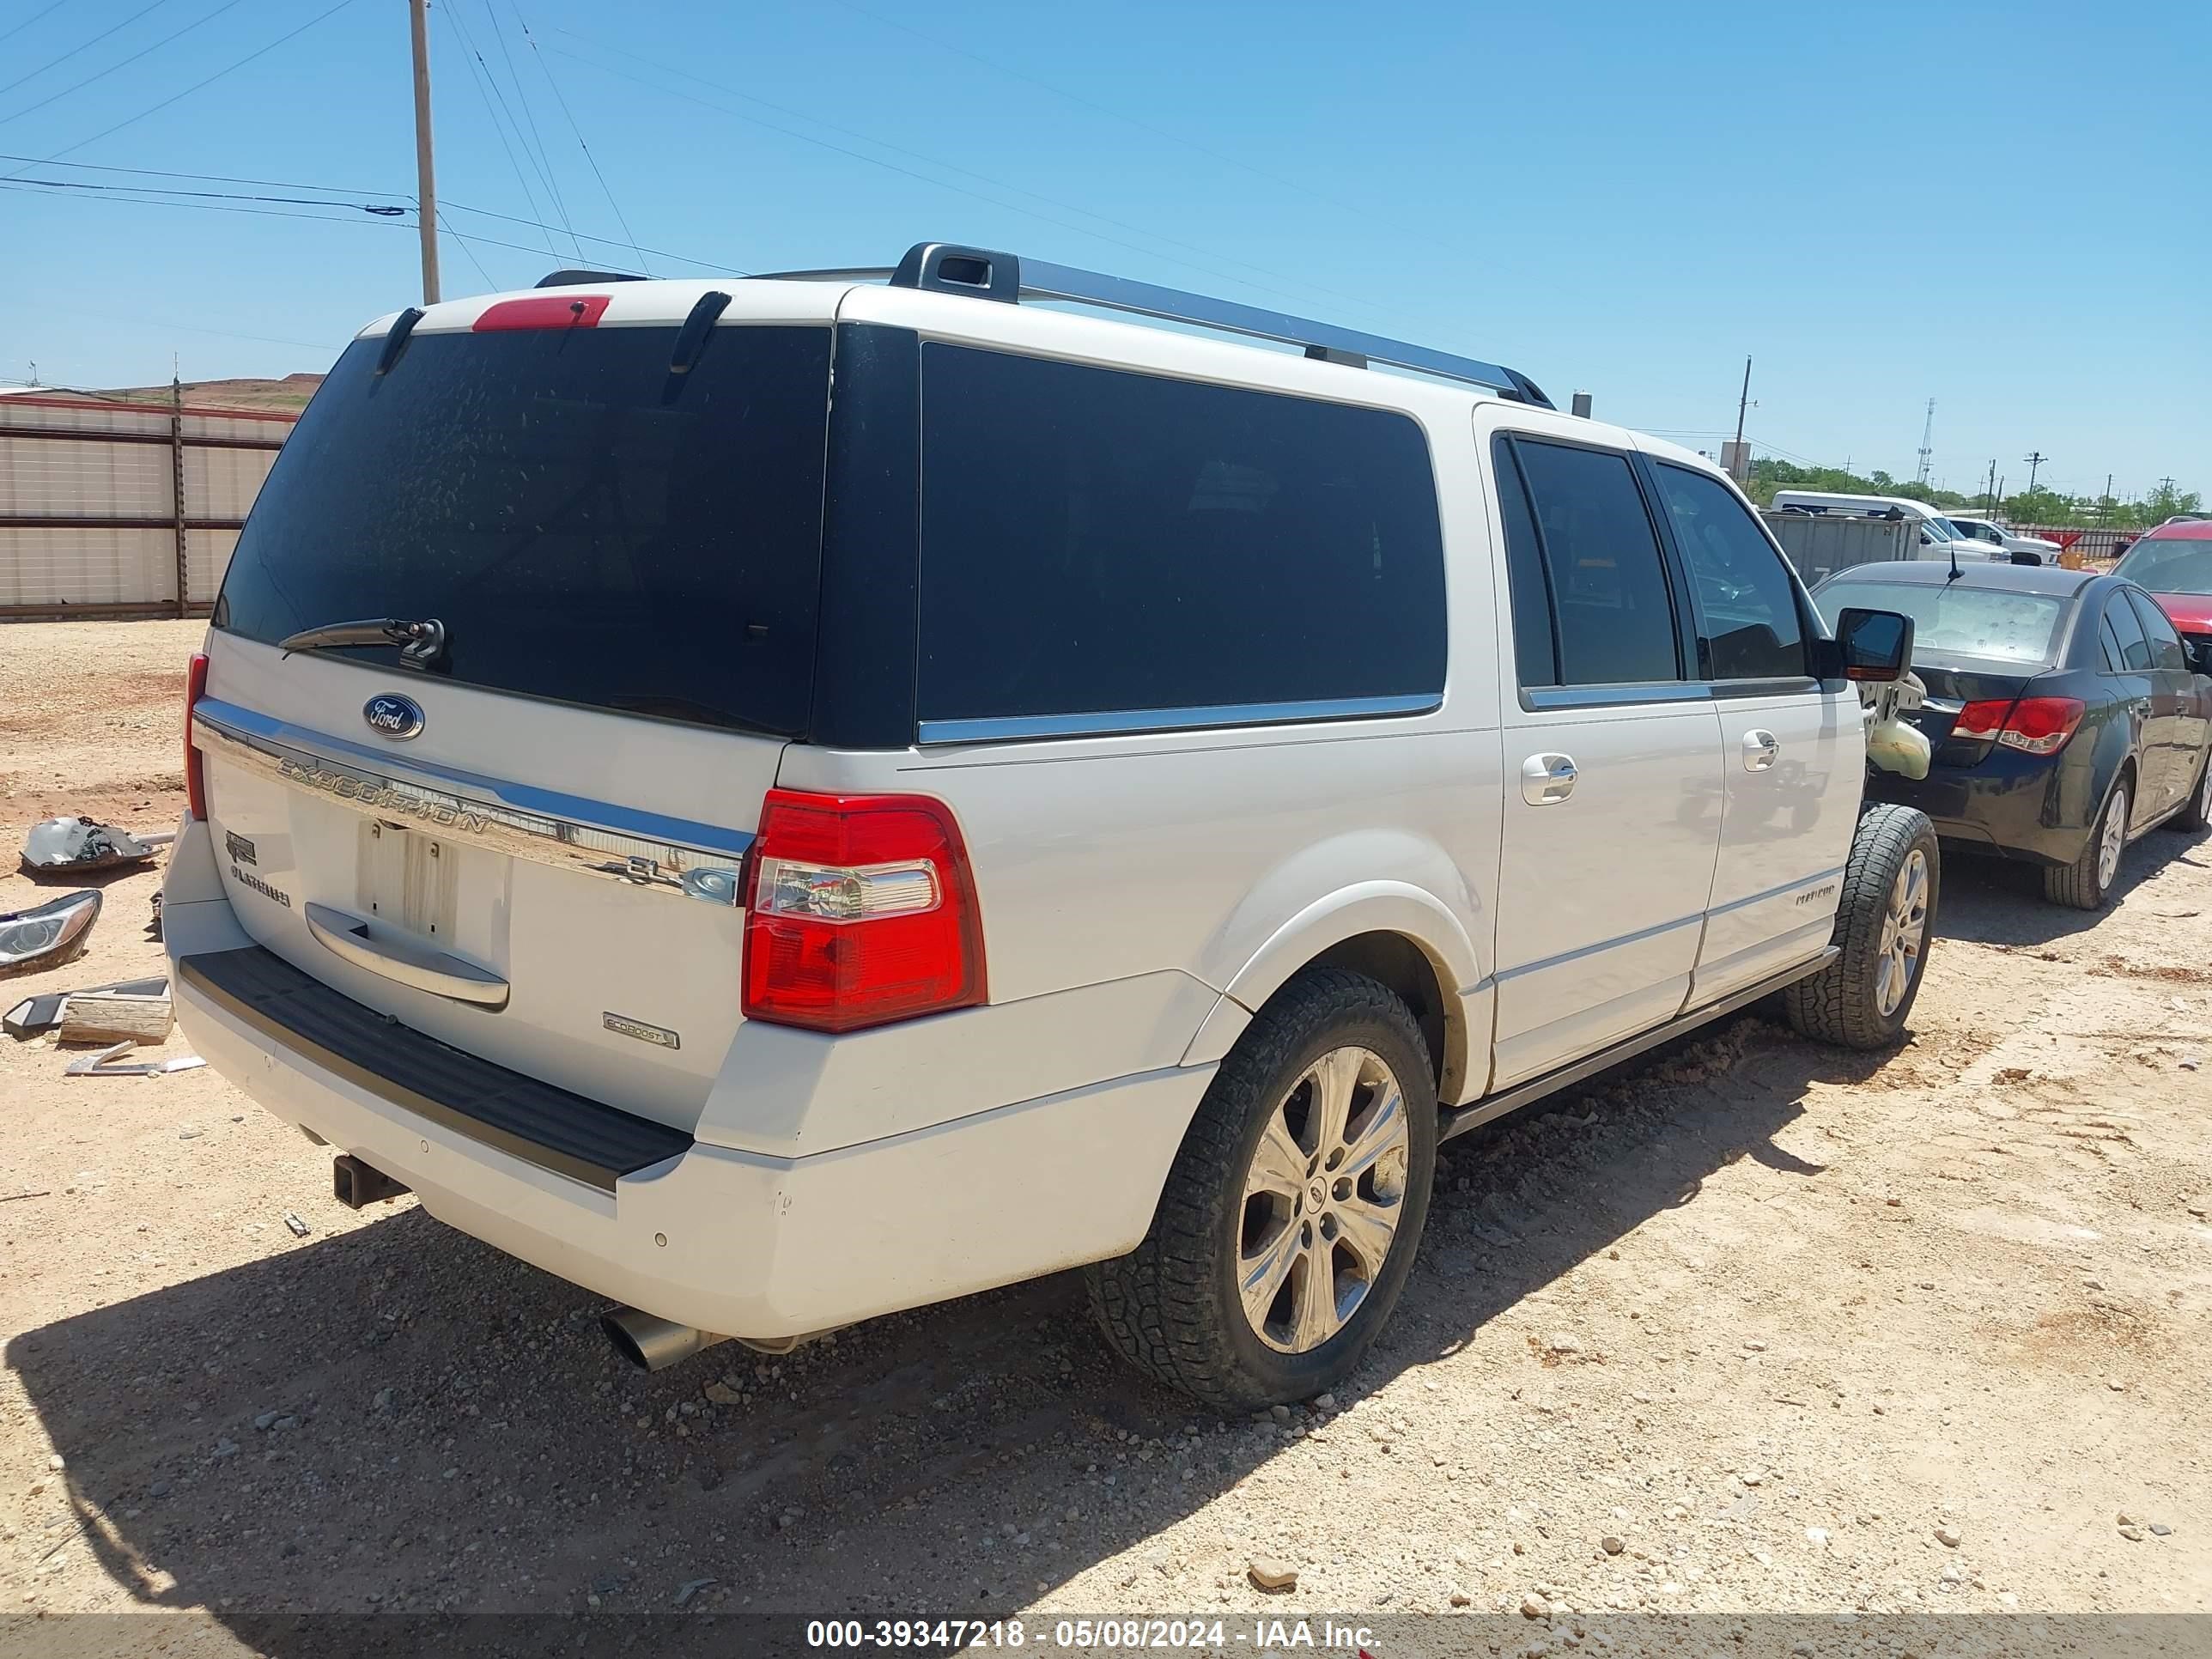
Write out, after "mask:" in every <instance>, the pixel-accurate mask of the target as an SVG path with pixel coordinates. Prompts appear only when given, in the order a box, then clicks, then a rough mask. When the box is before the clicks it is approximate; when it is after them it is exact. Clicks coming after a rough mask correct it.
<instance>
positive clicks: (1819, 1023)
mask: <svg viewBox="0 0 2212 1659" xmlns="http://www.w3.org/2000/svg"><path fill="white" fill-rule="evenodd" d="M1941 881H1942V853H1941V851H1940V850H1939V849H1938V848H1937V846H1936V829H1935V826H1934V825H1933V824H1931V823H1929V822H1928V819H1927V817H1926V815H1925V814H1923V813H1921V812H1917V811H1914V810H1913V809H1912V808H1911V807H1909V806H1893V805H1882V806H1876V807H1874V808H1872V809H1870V810H1869V811H1866V812H1864V813H1863V814H1861V815H1860V817H1859V823H1858V829H1857V832H1856V833H1855V834H1854V835H1853V836H1852V838H1851V855H1850V863H1849V864H1848V865H1847V866H1845V868H1844V896H1843V901H1842V902H1841V903H1840V904H1838V906H1837V908H1836V932H1835V939H1834V943H1835V945H1836V947H1837V951H1838V955H1837V957H1836V959H1835V960H1834V961H1833V962H1832V963H1829V964H1828V965H1827V966H1826V968H1823V969H1821V970H1820V972H1819V973H1817V974H1814V975H1813V976H1812V977H1811V978H1809V979H1801V980H1799V981H1797V982H1796V984H1795V985H1792V986H1790V987H1789V988H1788V989H1787V990H1786V991H1784V993H1783V1007H1784V1012H1786V1013H1787V1014H1788V1015H1789V1018H1790V1024H1792V1025H1793V1026H1795V1027H1796V1029H1797V1030H1799V1031H1800V1032H1802V1034H1803V1035H1805V1036H1808V1037H1811V1038H1813V1039H1814V1041H1815V1042H1831V1043H1834V1044H1836V1045H1837V1046H1838V1047H1839V1048H1890V1047H1892V1046H1893V1045H1894V1044H1895V1043H1897V1042H1899V1041H1900V1040H1902V1039H1903V1037H1904V1036H1905V1017H1906V1016H1907V1015H1909V1014H1910V1013H1911V1012H1912V1004H1913V1002H1914V1000H1916V999H1917V997H1918V996H1919V994H1920V981H1921V977H1922V969H1923V967H1924V966H1925V964H1926V963H1927V959H1928V945H1929V933H1930V930H1931V928H1932V927H1933V926H1934V924H1935V921H1936V893H1937V890H1938V888H1939V886H1940V884H1941Z"/></svg>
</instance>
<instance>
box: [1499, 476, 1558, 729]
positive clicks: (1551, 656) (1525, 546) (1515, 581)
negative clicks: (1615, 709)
mask: <svg viewBox="0 0 2212 1659" xmlns="http://www.w3.org/2000/svg"><path fill="white" fill-rule="evenodd" d="M1490 453H1491V459H1492V463H1493V464H1494V468H1495V471H1496V472H1497V474H1498V516H1499V517H1500V518H1502V519H1503V520H1504V522H1505V580H1506V584H1507V586H1509V587H1510V588H1511V589H1512V592H1513V657H1514V661H1515V664H1516V666H1517V667H1518V669H1519V670H1520V675H1521V684H1523V685H1557V684H1559V641H1557V640H1555V639H1553V636H1552V596H1551V591H1550V586H1549V584H1548V583H1547V581H1546V580H1545V577H1544V548H1543V544H1542V543H1541V541H1539V540H1538V539H1537V537H1536V520H1535V516H1534V514H1533V513H1530V512H1529V510H1528V491H1527V490H1525V489H1522V487H1521V469H1520V467H1519V465H1517V464H1516V462H1515V461H1514V459H1513V446H1512V445H1511V444H1510V443H1508V442H1506V441H1505V440H1504V439H1503V438H1499V439H1498V440H1496V441H1494V442H1493V443H1492V445H1491V451H1490Z"/></svg>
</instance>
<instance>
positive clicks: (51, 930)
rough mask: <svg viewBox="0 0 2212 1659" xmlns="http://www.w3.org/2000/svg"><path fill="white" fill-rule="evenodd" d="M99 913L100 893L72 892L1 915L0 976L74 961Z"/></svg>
mask: <svg viewBox="0 0 2212 1659" xmlns="http://www.w3.org/2000/svg"><path fill="white" fill-rule="evenodd" d="M98 915H100V895H99V894H97V893H71V894H70V895H69V896H67V897H65V898H58V899H53V900H51V901H49V902H46V903H45V904H41V905H39V906H37V907H35V908H32V909H28V910H12V911H9V912H8V913H7V914H6V915H0V975H6V974H28V973H34V972H36V971H37V970H38V969H41V968H58V967H59V966H60V965H61V964H62V963H64V962H70V961H73V960H75V959H76V957H77V956H78V955H79V954H80V953H81V952H82V951H83V949H84V947H85V942H86V941H87V940H88V939H90V938H91V937H92V924H93V921H94V918H95V917H97V916H98Z"/></svg>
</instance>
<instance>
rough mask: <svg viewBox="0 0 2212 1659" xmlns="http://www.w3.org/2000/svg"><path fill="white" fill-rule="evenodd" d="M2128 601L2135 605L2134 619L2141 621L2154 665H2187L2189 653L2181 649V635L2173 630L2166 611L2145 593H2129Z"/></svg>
mask: <svg viewBox="0 0 2212 1659" xmlns="http://www.w3.org/2000/svg"><path fill="white" fill-rule="evenodd" d="M2127 598H2128V603H2129V604H2130V605H2133V606H2134V607H2135V611H2136V620H2137V621H2138V622H2140V623H2142V630H2143V637H2144V638H2145V639H2146V640H2148V641H2149V643H2150V654H2151V662H2152V665H2154V667H2159V668H2174V669H2179V670H2181V671H2185V672H2186V671H2187V670H2188V667H2189V653H2188V652H2186V651H2185V650H2184V649H2182V646H2181V635H2179V634H2177V633H2175V632H2174V631H2173V624H2172V623H2171V622H2169V621H2167V620H2166V612H2165V611H2161V610H2160V609H2159V608H2158V605H2157V604H2156V602H2155V601H2154V600H2152V599H2150V598H2148V596H2147V595H2145V594H2142V593H2130V594H2129V595H2128V596H2127Z"/></svg>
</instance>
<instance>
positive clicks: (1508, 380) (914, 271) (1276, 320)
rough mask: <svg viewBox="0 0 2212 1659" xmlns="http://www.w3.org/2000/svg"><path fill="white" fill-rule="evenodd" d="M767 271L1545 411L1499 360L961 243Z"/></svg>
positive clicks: (1524, 381) (1521, 377)
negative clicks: (1189, 327) (1097, 310)
mask: <svg viewBox="0 0 2212 1659" xmlns="http://www.w3.org/2000/svg"><path fill="white" fill-rule="evenodd" d="M771 274H772V275H773V276H779V277H784V278H792V277H809V278H816V279H836V280H842V281H848V282H849V281H854V280H880V279H888V280H889V281H890V284H891V286H892V287H894V288H912V289H927V290H928V291H930V292H932V293H935V294H964V295H969V297H970V298H973V299H978V300H994V301H999V302H1000V303H1001V304H1005V305H1016V304H1018V303H1019V302H1020V301H1024V300H1060V301H1068V302H1071V303H1073V304H1077V305H1089V306H1097V307H1101V308H1103V309H1104V310H1108V311H1126V312H1129V313H1133V314H1134V315H1136V316H1139V317H1151V318H1154V319H1158V320H1160V321H1164V322H1172V323H1189V324H1194V325H1197V326H1199V327H1201V328H1212V329H1218V330H1220V331H1223V332H1225V333H1229V334H1242V335H1245V336H1247V337H1250V338H1254V339H1261V340H1273V341H1276V342H1278V343H1281V344H1284V345H1294V346H1301V347H1303V348H1304V350H1305V354H1306V356H1309V357H1311V358H1315V359H1316V360H1318V361H1320V362H1331V363H1341V364H1344V365H1346V366H1347V367H1349V368H1366V367H1367V366H1368V365H1369V364H1370V363H1382V364H1385V365H1387V366H1389V367H1390V368H1402V369H1408V370H1411V371H1412V372H1413V373H1414V374H1430V375H1434V376H1436V377H1437V379H1439V380H1456V381H1460V382H1462V383H1464V384H1466V385H1469V386H1483V387H1486V388H1487V389H1489V390H1492V391H1494V392H1502V393H1503V394H1504V396H1506V397H1508V398H1512V399H1514V400H1515V401H1516V402H1519V403H1524V404H1534V405H1535V406H1536V407H1538V408H1540V409H1551V408H1553V407H1554V405H1553V402H1552V400H1551V399H1550V398H1547V397H1546V396H1545V395H1544V393H1543V390H1542V388H1541V387H1540V386H1537V384H1536V383H1535V382H1534V380H1530V379H1529V378H1528V376H1527V375H1525V374H1522V373H1521V372H1520V371H1519V370H1517V369H1511V368H1505V367H1504V365H1502V364H1499V363H1486V362H1478V361H1477V360H1475V359H1474V358H1472V357H1455V356H1451V355H1450V354H1449V353H1448V352H1443V351H1432V350H1431V349H1429V348H1428V347H1426V346H1418V345H1412V344H1409V343H1407V342H1406V341H1403V340H1392V339H1388V338H1385V337H1383V336H1382V335H1380V334H1364V333H1361V332H1360V331H1358V330H1357V329H1349V328H1339V327H1337V326H1336V325H1334V324H1332V323H1318V322H1315V321H1313V320H1312V319H1309V318H1304V317H1293V316H1291V315H1289V314H1288V313H1285V312H1280V311H1267V310H1263V309H1261V307H1256V306H1246V305H1238V304H1237V303H1236V302H1235V301H1231V300H1216V299H1212V298H1210V297H1209V296H1207V295H1203V294H1186V293H1183V292H1182V290H1181V289H1172V288H1157V287H1155V286H1153V285H1152V283H1137V282H1132V281H1130V280H1129V279H1128V278H1127V277H1125V276H1107V275H1105V274H1103V273H1102V272H1099V271H1096V270H1078V269H1076V268H1075V267H1074V266H1073V265H1056V264H1047V263H1046V262H1045V261H1043V260H1042V259H1024V258H1018V257H1017V256H1015V255H1014V254H1012V253H1001V252H996V251H994V250H993V249H990V248H978V247H963V246H958V245H957V244H955V243H951V242H917V243H915V245H914V246H912V247H911V248H908V250H907V254H906V257H905V258H903V259H901V260H900V261H899V262H898V264H897V265H896V267H895V268H893V269H891V270H882V269H874V270H787V271H777V272H774V273H771Z"/></svg>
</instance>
